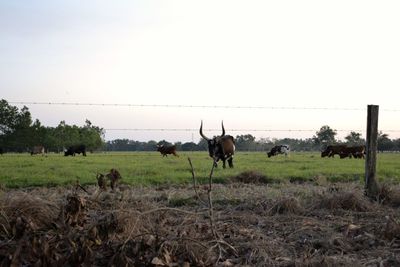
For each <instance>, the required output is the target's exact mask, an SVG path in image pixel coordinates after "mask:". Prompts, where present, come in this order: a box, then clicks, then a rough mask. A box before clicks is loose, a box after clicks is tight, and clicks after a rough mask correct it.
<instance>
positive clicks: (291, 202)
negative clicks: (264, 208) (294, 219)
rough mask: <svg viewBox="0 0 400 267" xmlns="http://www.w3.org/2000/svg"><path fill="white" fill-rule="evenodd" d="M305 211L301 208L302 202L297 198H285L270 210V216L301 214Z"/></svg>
mask: <svg viewBox="0 0 400 267" xmlns="http://www.w3.org/2000/svg"><path fill="white" fill-rule="evenodd" d="M303 211H304V210H303V208H302V207H301V206H300V202H299V200H298V199H297V198H294V197H290V198H283V199H281V200H278V201H277V202H276V203H275V204H274V205H273V206H272V208H271V209H269V211H268V213H269V214H270V215H276V214H300V213H302V212H303Z"/></svg>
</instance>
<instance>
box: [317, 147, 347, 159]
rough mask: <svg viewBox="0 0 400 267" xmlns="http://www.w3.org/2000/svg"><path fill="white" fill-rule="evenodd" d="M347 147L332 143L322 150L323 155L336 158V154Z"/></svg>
mask: <svg viewBox="0 0 400 267" xmlns="http://www.w3.org/2000/svg"><path fill="white" fill-rule="evenodd" d="M345 149H346V146H345V145H333V146H332V145H331V146H328V147H327V148H326V149H325V150H324V151H322V152H321V157H322V158H323V157H326V156H328V158H330V157H332V158H334V157H335V154H338V155H340V153H341V152H342V151H344V150H345Z"/></svg>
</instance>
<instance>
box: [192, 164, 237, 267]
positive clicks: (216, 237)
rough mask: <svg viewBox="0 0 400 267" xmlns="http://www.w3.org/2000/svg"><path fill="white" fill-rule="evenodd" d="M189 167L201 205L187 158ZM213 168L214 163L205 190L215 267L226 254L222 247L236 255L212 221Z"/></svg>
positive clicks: (194, 178)
mask: <svg viewBox="0 0 400 267" xmlns="http://www.w3.org/2000/svg"><path fill="white" fill-rule="evenodd" d="M188 161H189V164H190V167H191V172H192V177H193V186H194V190H195V193H196V196H197V198H198V199H199V201H200V202H201V203H204V202H203V201H202V200H201V199H200V197H199V194H198V192H197V186H196V177H195V175H194V169H193V165H192V161H191V160H190V158H188ZM215 166H217V163H216V162H215V161H213V164H212V167H211V170H210V174H209V176H208V189H207V199H208V203H207V204H208V205H207V206H208V218H209V222H210V228H211V232H212V235H213V237H214V239H213V240H211V241H210V242H209V244H214V243H215V244H214V245H213V246H211V247H210V251H212V250H214V249H216V248H217V249H218V252H219V253H218V258H217V260H216V262H215V264H216V265H217V263H218V262H219V261H220V260H221V258H222V253H223V252H226V250H225V249H224V247H223V246H225V247H228V248H229V249H231V250H232V251H233V252H234V253H235V254H237V250H236V249H235V248H234V247H233V246H232V245H231V244H229V243H228V242H226V241H224V240H223V239H222V238H221V237H220V235H219V234H218V232H217V230H216V229H215V221H214V207H213V201H212V176H213V174H214V168H215Z"/></svg>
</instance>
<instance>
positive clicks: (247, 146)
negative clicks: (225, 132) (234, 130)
mask: <svg viewBox="0 0 400 267" xmlns="http://www.w3.org/2000/svg"><path fill="white" fill-rule="evenodd" d="M255 140H256V138H255V137H254V136H252V135H251V134H246V135H237V136H236V138H235V145H236V149H237V150H254V149H255V147H256V145H255Z"/></svg>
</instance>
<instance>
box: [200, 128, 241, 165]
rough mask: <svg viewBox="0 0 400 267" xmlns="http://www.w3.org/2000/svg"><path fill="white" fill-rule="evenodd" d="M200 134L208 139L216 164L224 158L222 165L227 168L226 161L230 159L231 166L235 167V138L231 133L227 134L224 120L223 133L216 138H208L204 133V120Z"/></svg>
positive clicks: (211, 155) (210, 153) (210, 151)
mask: <svg viewBox="0 0 400 267" xmlns="http://www.w3.org/2000/svg"><path fill="white" fill-rule="evenodd" d="M200 135H201V137H203V138H204V140H206V141H207V145H208V154H209V155H210V157H211V158H213V160H214V166H217V162H218V161H219V160H222V167H223V168H225V167H226V166H225V161H228V164H229V167H230V168H233V155H234V154H235V140H234V139H233V136H231V135H225V128H224V122H222V134H221V135H220V136H215V137H214V138H211V139H210V138H208V137H207V136H205V135H204V134H203V121H201V125H200Z"/></svg>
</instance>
